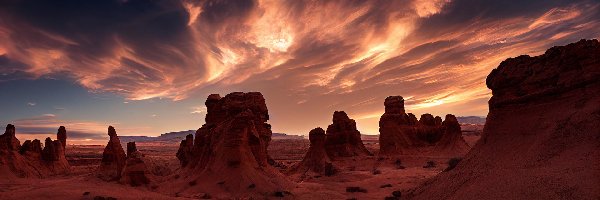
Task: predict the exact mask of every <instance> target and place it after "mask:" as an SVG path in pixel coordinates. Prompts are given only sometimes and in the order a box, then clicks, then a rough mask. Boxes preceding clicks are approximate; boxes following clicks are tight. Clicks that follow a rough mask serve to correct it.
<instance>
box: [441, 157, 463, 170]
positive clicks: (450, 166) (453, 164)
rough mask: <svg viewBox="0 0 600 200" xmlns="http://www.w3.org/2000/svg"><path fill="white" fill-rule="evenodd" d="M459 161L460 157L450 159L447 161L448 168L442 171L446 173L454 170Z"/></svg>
mask: <svg viewBox="0 0 600 200" xmlns="http://www.w3.org/2000/svg"><path fill="white" fill-rule="evenodd" d="M461 160H462V158H460V157H455V158H450V160H448V167H447V168H446V169H445V170H444V171H445V172H447V171H450V170H452V169H454V168H455V167H456V165H458V163H459V162H460V161H461Z"/></svg>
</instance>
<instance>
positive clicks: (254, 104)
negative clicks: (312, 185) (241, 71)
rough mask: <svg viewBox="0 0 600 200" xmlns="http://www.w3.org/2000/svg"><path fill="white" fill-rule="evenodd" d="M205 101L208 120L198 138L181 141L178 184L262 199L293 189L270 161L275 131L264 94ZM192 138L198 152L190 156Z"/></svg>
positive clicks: (188, 190)
mask: <svg viewBox="0 0 600 200" xmlns="http://www.w3.org/2000/svg"><path fill="white" fill-rule="evenodd" d="M205 104H206V107H207V114H206V119H205V121H206V123H205V124H204V125H203V126H202V127H201V128H200V129H199V130H198V131H197V132H196V136H195V139H194V140H192V139H191V138H186V141H183V142H182V144H181V145H180V150H179V151H178V152H179V154H178V155H179V156H178V157H179V158H180V161H181V163H182V165H185V166H183V167H182V170H181V172H180V174H179V176H177V177H179V178H178V180H174V181H173V184H174V187H175V188H181V189H182V190H184V189H185V188H187V189H185V191H182V192H184V193H185V192H190V193H191V192H195V193H197V192H220V193H221V194H227V195H230V196H227V197H224V198H235V197H261V198H262V197H264V194H272V193H274V192H276V191H282V190H284V189H286V188H289V187H291V183H290V182H289V181H287V180H286V179H285V177H283V175H282V174H281V173H279V171H278V170H277V169H275V168H274V167H272V166H271V165H269V164H268V162H267V160H268V157H269V156H268V154H267V147H268V145H269V142H270V141H271V135H272V132H271V125H269V124H268V123H266V122H267V120H268V119H269V114H268V110H267V106H266V103H265V99H264V98H263V96H262V94H260V93H258V92H249V93H242V92H234V93H231V94H228V95H226V96H225V97H222V98H221V97H220V96H219V95H217V94H212V95H210V96H209V97H208V98H207V100H206V102H205ZM191 141H193V148H191V149H193V152H192V153H190V154H187V153H185V152H188V151H189V149H190V147H189V145H190V143H192V142H191ZM182 155H184V156H182ZM189 187H192V188H191V189H190V188H189Z"/></svg>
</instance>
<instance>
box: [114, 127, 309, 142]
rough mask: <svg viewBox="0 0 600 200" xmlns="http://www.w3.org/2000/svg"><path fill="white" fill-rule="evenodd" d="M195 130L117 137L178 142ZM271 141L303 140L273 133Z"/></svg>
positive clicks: (132, 140)
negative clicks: (154, 135) (157, 134)
mask: <svg viewBox="0 0 600 200" xmlns="http://www.w3.org/2000/svg"><path fill="white" fill-rule="evenodd" d="M195 133H196V131H195V130H187V131H177V132H169V133H163V134H160V135H159V136H156V137H153V136H119V138H120V139H121V142H122V143H127V142H180V141H181V140H184V139H185V136H187V135H189V134H192V135H195ZM271 138H272V139H273V140H281V139H295V140H301V139H304V137H303V136H301V135H288V134H285V133H273V135H272V136H271Z"/></svg>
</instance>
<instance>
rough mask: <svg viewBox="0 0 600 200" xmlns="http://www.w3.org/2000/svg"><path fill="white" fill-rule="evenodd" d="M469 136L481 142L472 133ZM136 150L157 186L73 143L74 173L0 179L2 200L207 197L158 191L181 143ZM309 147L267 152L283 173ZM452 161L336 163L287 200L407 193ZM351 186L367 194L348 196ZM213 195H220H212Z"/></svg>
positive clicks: (278, 143) (373, 146)
mask: <svg viewBox="0 0 600 200" xmlns="http://www.w3.org/2000/svg"><path fill="white" fill-rule="evenodd" d="M465 137H477V138H478V136H473V135H469V136H467V135H465ZM465 139H467V138H465ZM475 139H476V138H469V139H468V140H475ZM363 142H364V143H365V145H366V146H367V148H368V149H369V150H370V151H371V152H373V153H374V155H377V150H378V146H379V145H378V143H377V137H376V136H371V137H364V138H363ZM469 143H471V142H469ZM137 146H138V149H139V150H140V151H141V152H142V153H144V155H145V157H146V158H147V160H150V161H151V162H152V163H150V164H149V165H148V166H149V168H150V170H151V171H152V174H155V175H156V176H155V177H154V179H153V180H154V183H152V184H151V185H149V186H147V187H143V186H142V187H130V186H126V185H122V184H119V183H117V182H104V181H101V180H99V179H97V178H96V177H95V176H94V171H95V169H96V167H97V166H98V165H99V164H100V161H101V159H102V151H103V149H104V146H103V145H70V146H68V147H67V151H66V152H67V155H66V156H67V160H68V161H69V163H70V164H71V169H72V173H71V174H70V175H67V176H57V177H50V178H45V179H14V180H0V199H94V197H98V196H100V197H114V198H117V199H199V198H202V196H204V194H194V195H189V194H188V195H187V196H184V195H179V194H175V195H166V194H161V193H158V192H155V191H157V189H158V188H159V187H161V185H160V182H161V180H162V179H167V177H169V176H172V175H174V174H175V172H176V171H177V170H178V168H179V161H178V160H177V158H176V157H175V156H174V155H175V153H176V152H177V149H178V145H177V144H175V143H172V142H171V143H167V142H139V143H137ZM308 146H309V142H308V140H306V139H300V140H299V139H280V140H273V141H272V142H271V144H270V146H269V154H270V155H271V156H272V158H273V159H275V160H276V161H277V162H279V163H280V164H281V167H280V170H281V171H282V172H285V170H286V168H287V167H290V166H292V165H293V164H294V163H296V162H298V161H300V160H301V159H302V157H303V156H304V154H305V152H306V150H307V149H308ZM448 159H449V158H432V157H403V158H401V160H402V164H401V166H402V167H404V169H399V167H398V164H397V163H396V158H394V159H381V158H379V159H378V158H377V157H376V156H368V157H355V158H349V159H347V160H336V161H335V163H336V165H337V166H338V167H339V169H340V172H339V173H338V174H336V175H334V176H331V177H321V176H302V177H301V176H299V175H294V176H290V177H289V178H290V179H291V180H293V181H295V182H296V183H297V185H296V187H295V188H294V189H292V190H291V191H289V192H290V193H291V196H288V197H287V199H353V198H355V199H383V198H384V197H386V196H391V194H392V192H393V191H401V192H402V193H406V192H407V191H409V190H411V189H413V188H414V187H416V186H418V185H419V184H421V183H422V182H424V181H426V180H427V179H429V178H431V177H433V176H435V175H437V174H438V173H440V172H441V171H443V170H444V169H445V168H446V167H447V161H448ZM427 161H434V162H435V163H436V164H437V166H436V167H433V168H423V166H424V165H425V163H427ZM347 187H359V188H361V189H364V190H362V191H359V192H347V191H346V189H347ZM211 197H212V198H216V197H217V196H216V195H214V194H213V195H212V196H211ZM273 198H275V197H273Z"/></svg>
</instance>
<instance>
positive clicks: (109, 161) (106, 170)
mask: <svg viewBox="0 0 600 200" xmlns="http://www.w3.org/2000/svg"><path fill="white" fill-rule="evenodd" d="M108 136H109V141H108V144H106V147H105V148H104V152H103V153H102V162H101V163H100V167H99V168H98V171H97V176H98V177H99V178H100V179H102V180H105V181H114V180H119V179H120V178H121V172H122V171H123V167H124V166H125V162H126V160H127V156H126V155H125V151H124V150H123V146H121V141H120V140H119V136H117V131H116V130H115V128H114V127H112V126H109V127H108Z"/></svg>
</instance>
